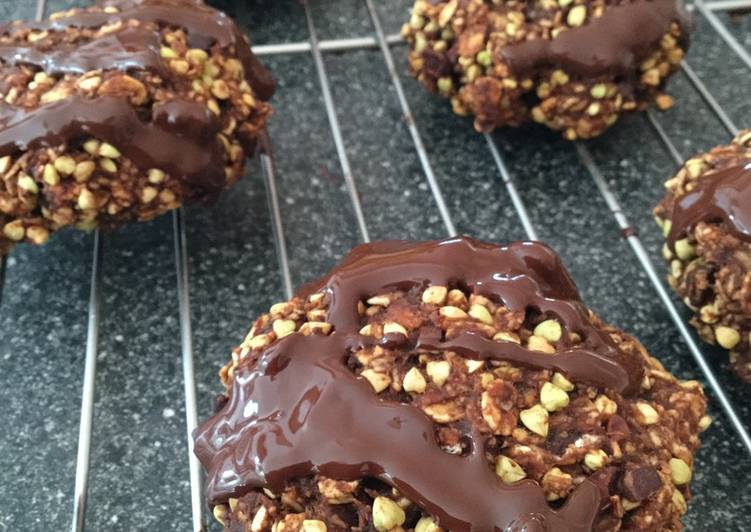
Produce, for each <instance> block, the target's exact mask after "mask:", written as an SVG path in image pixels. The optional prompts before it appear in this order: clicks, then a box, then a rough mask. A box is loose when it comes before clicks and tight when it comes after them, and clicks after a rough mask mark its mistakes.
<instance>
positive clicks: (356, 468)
mask: <svg viewBox="0 0 751 532" xmlns="http://www.w3.org/2000/svg"><path fill="white" fill-rule="evenodd" d="M220 376H221V379H222V381H223V382H224V384H225V386H226V388H227V391H226V394H227V397H226V400H225V401H222V402H220V403H219V404H220V407H219V410H218V412H217V413H216V414H215V415H214V416H213V417H212V418H211V419H209V420H208V421H206V422H205V423H204V424H203V425H202V426H200V427H199V428H198V430H197V431H196V433H195V442H196V453H197V455H198V457H199V458H200V460H201V462H202V463H203V465H204V466H205V467H206V469H207V472H208V479H207V494H208V498H209V501H210V503H211V505H212V506H213V510H214V515H215V516H216V518H217V519H218V520H219V521H220V522H221V523H222V524H223V525H224V526H225V527H226V530H231V531H247V530H252V531H256V532H261V531H273V532H287V531H290V530H294V531H298V530H305V531H317V532H321V531H327V530H332V531H334V530H336V531H339V530H342V531H343V530H363V531H364V530H379V531H386V530H392V531H394V530H395V531H401V530H409V531H413V530H414V531H416V532H428V531H433V532H435V531H439V530H451V531H470V530H472V531H486V530H513V531H520V530H529V531H531V530H535V531H543V530H550V531H556V532H559V531H561V532H565V531H585V530H619V529H639V530H655V531H657V530H679V529H680V527H681V524H680V516H681V514H682V513H684V512H685V511H686V500H687V499H688V498H689V488H688V484H689V480H690V477H691V467H692V463H693V454H694V452H695V450H696V449H697V447H698V445H699V438H698V434H699V432H700V431H701V430H703V429H704V428H706V426H707V425H708V424H709V419H708V418H707V417H706V416H705V406H706V405H705V399H704V395H703V393H702V390H701V387H700V386H699V384H698V383H697V382H695V381H688V382H678V381H677V380H676V379H675V378H674V377H673V376H672V375H670V374H669V373H667V372H666V371H665V370H664V368H663V367H662V366H661V365H660V363H659V362H657V361H656V360H655V359H654V358H652V357H651V356H650V355H649V354H648V353H647V352H646V351H645V349H644V348H643V347H642V346H641V345H640V344H639V343H638V342H637V341H636V340H634V339H633V338H631V337H630V336H628V335H627V334H625V333H623V332H621V331H619V330H617V329H615V328H613V327H610V326H607V325H605V324H603V323H602V322H601V321H600V320H599V319H598V318H597V317H595V316H594V315H593V314H592V313H591V312H590V311H589V310H588V309H587V308H586V307H585V306H584V304H583V303H582V302H581V300H580V299H579V294H578V292H577V289H576V286H575V285H574V283H573V281H572V280H571V278H570V277H569V275H568V273H567V272H566V270H565V269H564V267H563V266H562V264H561V262H560V259H559V258H558V256H557V255H556V254H555V253H554V252H553V251H552V250H551V249H550V248H548V247H546V246H545V245H543V244H539V243H529V242H526V243H525V242H520V243H516V244H511V245H509V246H506V247H499V246H494V245H491V244H485V243H482V242H478V241H475V240H472V239H468V238H455V239H450V240H445V241H440V242H426V243H420V244H415V243H408V242H381V243H375V244H367V245H363V246H359V247H358V248H356V249H355V250H354V251H353V252H352V253H351V254H350V255H349V256H348V257H347V258H346V259H345V260H344V261H343V263H342V264H341V265H340V266H338V267H337V268H335V269H334V270H333V272H332V273H331V274H329V275H328V276H326V277H325V278H323V279H321V280H319V281H318V282H315V283H313V284H311V285H308V286H306V287H305V288H303V289H302V290H301V291H300V292H298V294H297V295H296V296H295V297H294V298H293V299H291V300H290V301H287V302H283V303H278V304H276V305H273V306H272V307H271V309H270V311H269V313H268V314H264V315H263V316H261V317H260V318H259V319H257V320H256V321H255V323H254V325H253V327H252V329H251V330H250V333H249V334H248V336H247V337H246V338H245V340H244V342H243V343H242V344H241V345H240V346H239V347H238V348H237V349H235V350H234V352H233V353H232V361H231V362H230V363H229V364H228V365H227V366H225V367H224V368H223V369H222V371H221V372H220Z"/></svg>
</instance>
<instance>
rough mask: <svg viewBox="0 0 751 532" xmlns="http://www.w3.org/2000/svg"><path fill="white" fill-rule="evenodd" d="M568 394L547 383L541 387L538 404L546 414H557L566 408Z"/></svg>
mask: <svg viewBox="0 0 751 532" xmlns="http://www.w3.org/2000/svg"><path fill="white" fill-rule="evenodd" d="M568 402H569V398H568V394H567V393H566V392H565V391H563V390H561V389H560V388H558V387H557V386H555V385H554V384H551V383H549V382H546V383H545V384H543V385H542V389H541V390H540V403H541V404H542V406H544V407H545V410H547V411H548V412H557V411H559V410H563V409H564V408H566V407H567V406H568Z"/></svg>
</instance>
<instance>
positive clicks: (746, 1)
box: [704, 0, 751, 11]
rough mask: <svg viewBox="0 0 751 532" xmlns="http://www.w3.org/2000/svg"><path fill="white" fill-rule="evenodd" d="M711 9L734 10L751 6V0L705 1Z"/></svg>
mask: <svg viewBox="0 0 751 532" xmlns="http://www.w3.org/2000/svg"><path fill="white" fill-rule="evenodd" d="M704 5H705V6H706V8H707V9H710V10H711V11H733V10H735V9H748V8H751V0H717V1H716V2H706V3H704Z"/></svg>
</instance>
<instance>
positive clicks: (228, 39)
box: [0, 0, 275, 100]
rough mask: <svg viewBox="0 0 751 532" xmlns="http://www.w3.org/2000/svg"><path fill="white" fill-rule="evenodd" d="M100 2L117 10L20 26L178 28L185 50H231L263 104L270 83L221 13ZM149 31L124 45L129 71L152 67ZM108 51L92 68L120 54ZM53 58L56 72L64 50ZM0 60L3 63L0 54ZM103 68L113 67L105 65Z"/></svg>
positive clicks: (133, 1)
mask: <svg viewBox="0 0 751 532" xmlns="http://www.w3.org/2000/svg"><path fill="white" fill-rule="evenodd" d="M104 4H105V5H106V6H114V7H117V8H118V9H119V10H120V11H119V12H117V13H106V12H104V11H84V12H79V13H76V14H74V15H70V16H64V17H60V18H57V19H55V20H45V21H39V22H24V23H23V27H27V28H32V29H37V30H48V31H65V30H66V29H68V28H72V27H75V28H99V27H101V26H104V25H107V24H113V23H117V22H121V21H127V20H137V21H139V22H143V23H160V24H165V25H168V26H172V27H182V28H185V29H186V31H187V38H188V43H189V44H190V46H193V47H198V48H209V47H211V46H212V45H213V44H217V45H219V46H220V47H222V48H226V47H229V46H233V47H234V48H235V53H236V54H237V56H238V58H239V59H240V61H241V62H242V64H243V67H244V69H245V78H246V80H247V81H248V83H249V84H250V85H251V87H253V90H254V92H255V93H256V94H257V95H258V97H259V98H261V99H264V100H268V99H269V98H270V97H271V96H272V94H273V93H274V88H275V83H274V80H273V79H272V77H271V74H270V73H269V71H268V70H266V68H265V67H264V66H263V65H262V64H261V63H260V61H258V59H257V58H256V57H255V56H254V55H253V53H252V52H251V50H250V45H249V44H248V41H247V40H246V38H245V37H244V36H243V35H242V33H241V32H240V30H239V28H238V27H237V25H236V24H235V23H234V22H233V21H232V19H231V18H229V17H228V16H227V15H226V14H224V13H222V12H221V11H218V10H216V9H213V8H210V7H207V6H205V5H203V3H197V2H185V1H181V0H116V1H109V2H105V3H104ZM17 28H18V26H17V25H16V24H14V23H6V24H4V25H0V34H12V33H13V31H14V30H15V29H17ZM151 33H152V35H153V37H150V38H148V39H146V40H141V41H138V40H131V41H130V42H129V43H128V50H129V51H130V52H131V54H132V56H133V57H132V58H131V60H130V62H129V63H128V67H129V68H135V67H138V68H150V67H153V66H154V65H153V57H152V54H151V51H150V47H151V45H152V43H153V38H157V39H159V38H160V36H159V33H158V32H153V31H152V32H151ZM84 46H85V45H84ZM114 50H115V55H114V57H111V55H110V54H111V53H112V50H102V57H101V58H100V59H99V60H98V62H97V63H96V64H99V65H105V66H106V65H107V64H109V65H112V64H113V63H114V62H115V61H117V59H118V57H119V56H120V50H119V49H117V47H115V48H114ZM108 52H109V53H108ZM157 52H158V48H157ZM0 53H2V52H0ZM13 53H14V51H13V50H10V54H13ZM28 55H29V56H28V57H27V58H25V59H22V62H24V63H31V64H36V63H35V60H34V59H33V57H34V56H37V58H38V55H39V54H38V53H37V52H32V51H31V48H30V52H29V54H28ZM58 55H60V56H61V59H64V60H61V61H58V62H57V63H56V64H57V65H58V68H65V67H64V66H62V64H63V63H67V57H66V52H64V51H63V52H60V53H59V54H58ZM77 55H80V53H77ZM11 56H12V55H11ZM0 57H2V58H3V59H6V56H5V54H4V53H3V55H2V56H0ZM89 60H90V61H91V60H92V59H91V58H89ZM74 61H75V59H74ZM108 62H109V63H108ZM38 66H40V67H41V66H42V65H41V64H38ZM109 68H115V67H113V66H110V67H109ZM62 71H65V70H62Z"/></svg>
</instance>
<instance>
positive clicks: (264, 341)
mask: <svg viewBox="0 0 751 532" xmlns="http://www.w3.org/2000/svg"><path fill="white" fill-rule="evenodd" d="M270 343H271V338H270V337H269V335H267V334H261V335H258V336H256V337H254V338H251V339H250V341H249V342H248V343H247V345H248V347H250V348H251V349H262V348H264V347H266V346H267V345H269V344H270Z"/></svg>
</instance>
